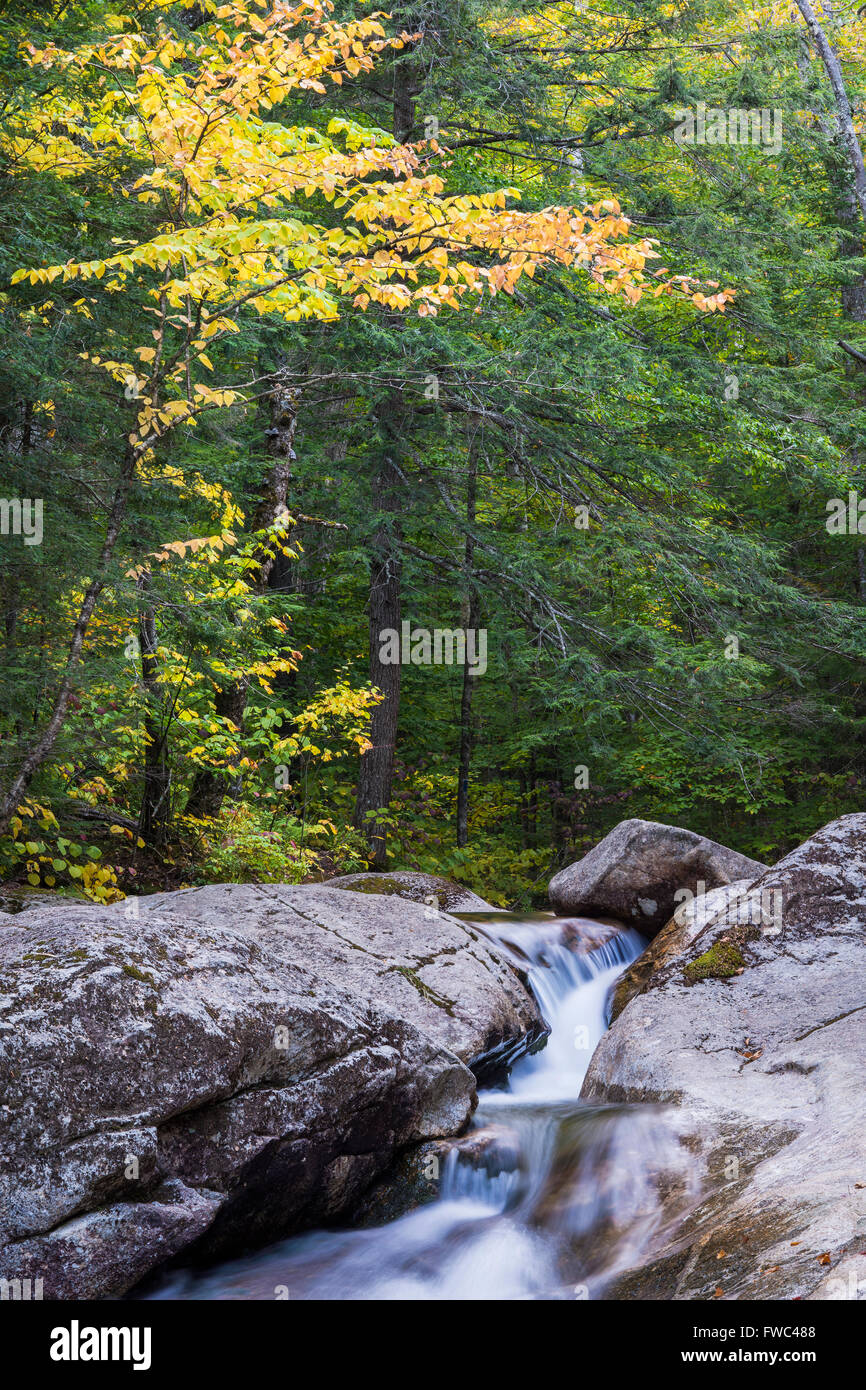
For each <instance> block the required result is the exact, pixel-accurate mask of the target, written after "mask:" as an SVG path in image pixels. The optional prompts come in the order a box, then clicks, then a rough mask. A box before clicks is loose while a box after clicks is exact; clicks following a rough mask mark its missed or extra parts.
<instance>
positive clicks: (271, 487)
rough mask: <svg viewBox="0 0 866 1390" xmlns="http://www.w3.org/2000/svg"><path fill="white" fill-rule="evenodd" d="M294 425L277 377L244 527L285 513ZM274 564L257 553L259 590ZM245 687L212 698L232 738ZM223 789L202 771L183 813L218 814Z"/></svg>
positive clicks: (258, 526) (292, 400)
mask: <svg viewBox="0 0 866 1390" xmlns="http://www.w3.org/2000/svg"><path fill="white" fill-rule="evenodd" d="M297 424H298V395H297V392H296V391H294V390H292V389H291V388H290V387H288V386H287V385H286V383H285V382H283V381H282V380H280V379H278V380H277V381H276V383H275V385H274V388H273V391H272V392H271V397H270V424H269V427H268V429H267V430H266V431H265V437H266V439H267V453H268V456H269V458H270V459H271V466H270V468H269V469H268V471H267V473H266V475H265V477H264V479H263V482H262V487H261V492H260V498H259V503H258V506H257V507H256V511H255V514H254V516H253V520H252V523H251V526H250V530H251V531H253V532H256V531H264V530H265V529H266V528H267V527H269V526H272V525H273V524H274V522H275V521H276V520H277V518H278V517H279V516H280V515H281V514H282V513H283V512H284V511H286V500H287V498H288V495H289V484H290V482H291V480H292V463H293V462H294V460H295V458H296V454H295V447H294V445H295V432H296V430H297ZM274 564H275V556H274V554H273V546H271V547H269V548H268V549H266V550H263V551H262V555H261V559H260V563H259V572H258V579H257V585H258V588H259V590H260V591H261V590H263V589H264V588H265V587H266V586H267V583H268V580H269V578H270V575H271V572H272V571H273V570H274ZM247 688H248V682H247V681H246V680H241V681H237V682H235V683H234V684H233V685H230V686H226V687H225V689H223V690H218V691H217V693H216V696H215V698H214V708H215V710H216V713H217V714H218V715H219V717H220V718H221V719H228V720H229V721H230V723H231V724H232V725H233V726H234V728H235V730H236V731H237V734H238V737H241V736H242V734H243V728H244V713H245V711H246V703H247ZM228 790H229V782H228V780H227V777H226V774H225V773H224V772H222V771H220V770H218V769H215V768H202V769H201V770H200V771H199V772H197V773H196V775H195V778H194V779H193V784H192V788H191V790H190V794H189V797H188V799H187V803H186V813H187V815H189V816H195V817H196V818H203V817H207V818H208V819H213V818H214V817H216V816H218V815H219V813H220V810H221V808H222V804H223V799H224V797H225V795H226V792H227V791H228ZM238 790H239V787H238Z"/></svg>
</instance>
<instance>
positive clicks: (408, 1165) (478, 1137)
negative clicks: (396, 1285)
mask: <svg viewBox="0 0 866 1390" xmlns="http://www.w3.org/2000/svg"><path fill="white" fill-rule="evenodd" d="M454 1163H457V1164H460V1163H467V1164H471V1165H472V1167H473V1169H479V1168H480V1169H484V1170H485V1171H486V1172H487V1173H490V1174H494V1175H495V1174H497V1173H503V1172H514V1171H516V1170H517V1169H518V1167H519V1165H520V1149H519V1144H518V1140H517V1136H516V1135H515V1133H514V1131H513V1130H510V1129H508V1128H507V1127H506V1126H505V1125H495V1124H491V1125H484V1126H482V1127H481V1128H479V1129H473V1130H472V1131H471V1132H470V1133H469V1134H464V1135H462V1136H461V1137H460V1138H457V1139H430V1140H428V1141H427V1143H426V1144H418V1145H417V1146H416V1147H415V1148H413V1149H409V1150H407V1151H406V1152H405V1153H403V1154H401V1155H400V1156H399V1158H398V1159H397V1161H396V1163H395V1164H394V1166H393V1167H392V1168H391V1169H390V1170H389V1171H388V1173H386V1174H385V1176H384V1177H383V1178H381V1179H380V1180H379V1181H378V1182H376V1183H374V1184H373V1186H372V1187H371V1188H370V1191H369V1192H368V1193H367V1194H366V1195H365V1196H364V1198H363V1199H362V1201H361V1202H360V1204H359V1205H358V1208H357V1209H356V1211H355V1213H354V1218H353V1220H354V1224H355V1225H357V1226H378V1225H381V1224H382V1223H383V1222H385V1221H394V1220H396V1219H397V1218H398V1217H400V1216H405V1215H406V1214H407V1213H408V1212H410V1211H414V1210H415V1209H416V1208H417V1207H420V1206H424V1205H425V1204H426V1203H428V1202H434V1201H435V1200H436V1199H437V1198H438V1197H440V1196H441V1195H443V1194H442V1186H443V1182H444V1183H447V1182H448V1180H449V1171H448V1166H449V1164H454ZM452 1190H453V1188H452Z"/></svg>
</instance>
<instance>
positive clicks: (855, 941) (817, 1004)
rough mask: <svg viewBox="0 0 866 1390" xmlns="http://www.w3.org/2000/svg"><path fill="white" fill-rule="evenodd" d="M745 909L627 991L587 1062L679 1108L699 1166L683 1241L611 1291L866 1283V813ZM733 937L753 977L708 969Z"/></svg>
mask: <svg viewBox="0 0 866 1390" xmlns="http://www.w3.org/2000/svg"><path fill="white" fill-rule="evenodd" d="M737 908H738V911H737V918H738V920H737V922H736V924H735V925H733V926H732V925H731V920H730V919H731V914H730V912H726V913H725V912H723V914H722V915H721V917H716V918H715V919H714V920H711V921H710V922H709V923H708V924H707V925H706V926H704V928H703V929H702V931H701V932H700V934H699V935H698V937H697V938H696V939H695V940H693V941H692V942H691V944H690V945H689V946H688V948H687V949H686V950H685V951H683V952H681V953H680V954H679V955H677V956H675V957H674V958H673V959H672V960H670V961H668V962H667V963H666V964H665V965H663V966H662V968H661V969H659V970H658V971H657V972H656V973H655V974H654V975H653V976H652V978H651V979H650V980H649V982H648V984H647V987H646V989H645V991H644V993H642V994H640V995H638V996H637V997H635V998H632V999H631V1001H630V1002H629V1003H628V1005H627V1007H626V1008H625V1009H624V1010H623V1012H622V1013H621V1014H620V1016H619V1018H618V1019H617V1020H616V1022H615V1023H614V1024H613V1026H612V1027H611V1028H610V1030H609V1031H608V1032H607V1033H606V1034H605V1036H604V1037H603V1038H602V1040H601V1042H600V1044H599V1046H598V1048H597V1049H596V1052H595V1054H594V1056H593V1059H592V1063H591V1065H590V1068H589V1071H588V1073H587V1077H586V1081H585V1083H584V1088H583V1092H582V1096H583V1098H584V1099H586V1100H589V1101H601V1102H607V1103H610V1102H613V1103H617V1102H649V1103H658V1102H661V1103H665V1102H669V1103H670V1102H672V1103H674V1104H676V1105H677V1106H678V1107H679V1110H680V1113H681V1118H682V1119H683V1120H685V1121H686V1122H687V1125H688V1133H687V1135H686V1142H687V1144H688V1146H689V1147H690V1148H691V1149H692V1150H693V1151H694V1152H695V1154H696V1155H698V1156H699V1158H700V1160H701V1163H702V1168H703V1196H702V1199H701V1200H700V1201H699V1202H698V1203H697V1205H696V1206H695V1208H694V1209H693V1210H692V1212H691V1214H690V1215H689V1216H688V1218H687V1219H686V1220H685V1221H684V1222H682V1223H681V1224H680V1226H679V1229H678V1231H677V1237H676V1241H672V1242H670V1243H669V1244H668V1245H666V1246H663V1247H662V1248H661V1249H658V1250H656V1251H654V1252H653V1256H652V1258H651V1259H650V1260H648V1261H647V1262H645V1263H644V1264H643V1265H642V1266H641V1268H640V1269H636V1270H633V1271H631V1272H630V1273H629V1274H628V1275H627V1276H624V1277H623V1278H622V1279H621V1280H619V1281H618V1283H616V1284H615V1285H614V1286H613V1288H612V1289H611V1290H610V1294H609V1296H612V1297H619V1298H623V1297H638V1298H679V1299H681V1298H692V1299H694V1298H696V1299H701V1298H713V1297H725V1298H741V1299H764V1298H770V1299H788V1298H826V1297H834V1296H840V1295H839V1292H838V1291H839V1290H840V1289H841V1288H842V1287H843V1285H845V1281H846V1280H847V1281H848V1284H847V1285H845V1286H846V1287H849V1288H853V1289H855V1290H856V1289H857V1285H858V1283H859V1281H860V1280H863V1281H864V1283H863V1291H864V1292H866V1256H864V1255H862V1253H861V1252H862V1251H863V1250H864V1249H866V1239H864V1237H866V1125H864V1123H863V1099H862V1098H863V1076H864V1072H866V815H860V814H858V815H850V816H844V817H842V818H841V819H840V820H838V821H834V822H832V823H831V824H830V825H828V826H825V827H824V829H823V830H822V831H820V832H819V833H818V834H817V835H814V836H813V837H812V838H811V839H810V840H807V841H806V843H805V844H803V845H801V846H800V847H799V848H798V849H796V850H794V851H793V853H791V854H789V855H788V856H787V857H786V858H785V859H783V860H782V861H781V862H780V863H779V864H777V865H776V866H775V867H774V868H773V869H769V870H767V871H766V873H764V874H763V875H762V876H761V877H760V878H759V879H758V880H757V882H756V883H754V884H753V885H752V888H751V890H750V892H749V893H748V894H747V895H746V896H745V898H739V899H738V901H737ZM743 909H745V910H743ZM722 946H724V947H725V948H726V949H730V948H732V947H733V948H734V949H735V950H736V951H737V952H738V954H739V955H740V956H741V958H742V960H743V965H742V967H738V972H739V973H734V974H731V975H729V976H727V977H724V978H717V977H715V976H714V975H713V973H712V971H710V973H704V976H703V978H701V974H702V972H701V971H697V972H696V971H695V970H694V969H692V968H691V967H693V966H694V964H695V962H696V961H703V962H705V963H706V962H707V960H709V961H710V962H712V961H713V958H714V952H716V950H717V948H720V947H722ZM690 978H697V981H698V982H697V983H694V984H689V983H688V980H689V979H690ZM721 1252H724V1253H723V1254H722V1253H721ZM852 1270H853V1271H854V1272H855V1273H857V1271H859V1274H858V1277H857V1279H856V1280H854V1281H853V1283H852V1282H851V1279H850V1274H851V1271H852ZM717 1289H718V1290H720V1291H721V1292H720V1293H719V1294H717V1293H716V1290H717ZM828 1290H829V1292H828ZM834 1290H835V1291H836V1292H833V1291H834ZM861 1296H862V1294H861Z"/></svg>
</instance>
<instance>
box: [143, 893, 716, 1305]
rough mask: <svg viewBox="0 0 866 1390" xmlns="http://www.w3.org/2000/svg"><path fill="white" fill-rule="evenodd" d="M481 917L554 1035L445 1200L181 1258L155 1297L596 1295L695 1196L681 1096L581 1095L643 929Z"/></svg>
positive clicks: (449, 1174)
mask: <svg viewBox="0 0 866 1390" xmlns="http://www.w3.org/2000/svg"><path fill="white" fill-rule="evenodd" d="M471 921H472V923H473V925H474V926H476V927H478V928H480V929H481V930H483V931H484V932H485V933H486V934H487V935H489V936H491V937H492V938H493V939H494V940H496V941H497V942H498V943H499V945H500V946H501V947H502V948H503V949H504V950H505V951H506V952H507V953H508V954H509V955H510V956H511V958H512V959H513V960H514V962H515V963H516V964H519V966H520V967H521V968H522V969H523V970H525V971H526V973H527V975H528V978H529V983H530V985H531V987H532V990H533V992H534V994H535V996H536V998H537V999H538V1002H539V1005H540V1008H541V1012H542V1013H543V1015H544V1017H545V1020H546V1021H547V1023H548V1024H549V1026H550V1036H549V1037H548V1039H547V1042H546V1045H545V1046H544V1047H542V1048H541V1049H540V1050H538V1051H536V1052H535V1053H534V1054H533V1055H527V1056H524V1057H522V1058H521V1059H520V1060H519V1061H517V1062H516V1063H515V1065H514V1066H513V1067H512V1070H511V1073H510V1076H509V1078H508V1082H507V1085H506V1086H505V1087H504V1089H502V1090H488V1091H482V1092H481V1094H480V1096H479V1105H478V1109H477V1111H476V1113H475V1117H474V1121H473V1129H472V1132H471V1133H470V1136H469V1142H468V1143H462V1144H461V1143H458V1144H457V1145H456V1146H455V1147H454V1148H452V1149H451V1150H450V1152H449V1153H448V1155H447V1157H446V1158H445V1161H444V1162H443V1163H442V1166H441V1173H439V1175H438V1178H439V1180H438V1191H439V1196H438V1198H437V1200H436V1201H434V1202H432V1203H429V1204H427V1205H425V1206H422V1207H420V1208H418V1209H416V1210H415V1211H413V1212H411V1213H410V1214H409V1215H408V1216H403V1217H400V1218H399V1219H397V1220H395V1221H392V1222H390V1223H388V1224H387V1225H383V1226H377V1227H374V1228H369V1229H361V1230H359V1229H352V1230H342V1231H313V1232H310V1233H308V1234H306V1235H301V1236H294V1237H291V1238H289V1239H287V1240H283V1241H281V1242H280V1243H279V1244H276V1245H273V1246H270V1247H268V1248H266V1249H264V1250H261V1251H259V1252H257V1253H256V1254H254V1255H251V1256H248V1257H246V1258H243V1259H238V1260H233V1261H231V1262H229V1263H226V1264H222V1265H219V1266H217V1267H215V1268H212V1269H209V1270H205V1271H180V1272H173V1273H171V1274H170V1275H168V1276H167V1277H166V1278H164V1279H163V1280H162V1282H161V1283H160V1284H159V1285H158V1287H156V1288H155V1289H153V1290H151V1291H150V1292H149V1293H148V1294H147V1295H145V1296H146V1297H149V1298H195V1299H273V1298H291V1299H497V1300H498V1299H525V1298H529V1299H563V1298H572V1299H573V1298H594V1297H598V1296H599V1294H600V1293H601V1292H602V1291H603V1289H604V1287H605V1285H606V1284H608V1283H609V1281H610V1280H611V1279H612V1278H613V1277H614V1276H615V1275H616V1274H617V1273H618V1272H620V1271H622V1270H624V1269H626V1268H628V1267H629V1266H630V1265H632V1264H634V1263H635V1262H636V1261H638V1260H639V1259H640V1258H641V1257H642V1256H643V1257H645V1256H646V1253H647V1252H648V1251H649V1250H650V1249H651V1247H652V1244H653V1242H654V1241H657V1240H658V1239H660V1237H661V1236H662V1234H663V1232H664V1231H665V1230H666V1229H667V1227H668V1226H669V1225H670V1223H671V1222H672V1221H674V1220H676V1219H677V1217H678V1216H679V1215H681V1214H682V1213H683V1212H684V1211H685V1210H687V1209H688V1207H689V1206H691V1205H692V1204H693V1203H694V1201H695V1199H696V1197H697V1194H698V1183H697V1175H696V1172H695V1169H694V1166H693V1163H692V1160H691V1159H690V1157H689V1155H688V1152H687V1150H686V1149H685V1148H684V1147H683V1145H682V1144H681V1142H680V1135H679V1127H678V1121H677V1115H676V1112H675V1111H670V1110H662V1109H659V1108H656V1107H652V1106H646V1105H636V1106H625V1105H623V1106H612V1105H605V1106H594V1105H587V1104H582V1103H581V1102H580V1101H579V1099H578V1097H579V1095H580V1088H581V1085H582V1082H583V1078H584V1076H585V1074H586V1071H587V1068H588V1066H589V1062H590V1058H591V1057H592V1053H593V1051H594V1049H595V1047H596V1044H597V1043H598V1041H599V1039H600V1038H601V1036H602V1033H603V1032H604V1030H605V1027H606V1014H605V1010H606V1004H607V1000H608V998H609V994H610V989H611V986H612V984H613V983H614V981H615V980H616V978H617V976H618V975H619V974H620V973H621V972H622V971H623V970H624V969H625V967H626V965H627V964H628V963H629V962H630V961H632V960H634V959H635V957H636V956H638V955H639V954H640V952H641V951H642V950H643V949H644V946H645V945H646V942H645V941H644V940H643V938H642V937H640V936H639V935H638V933H637V932H635V931H631V930H627V929H623V928H617V927H615V926H611V925H602V924H600V923H598V922H592V921H589V920H587V919H580V918H568V919H563V918H555V917H553V916H552V915H551V914H547V913H535V914H531V915H530V916H525V915H524V916H518V915H516V914H512V913H496V914H495V915H492V914H491V915H490V916H486V915H482V914H472V915H471ZM431 1162H433V1163H434V1164H435V1162H436V1160H435V1159H431Z"/></svg>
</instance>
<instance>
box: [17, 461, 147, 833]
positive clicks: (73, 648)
mask: <svg viewBox="0 0 866 1390" xmlns="http://www.w3.org/2000/svg"><path fill="white" fill-rule="evenodd" d="M136 461H137V455H136V452H135V450H134V449H133V448H132V446H131V445H127V447H126V452H125V453H124V456H123V464H122V465H121V469H120V476H119V478H118V480H117V485H116V487H115V490H114V497H113V499H112V503H111V510H110V512H109V514H108V524H107V526H106V529H105V537H104V539H103V542H102V549H101V550H100V552H99V559H98V560H97V562H96V568H95V571H94V576H93V578H92V579H91V581H90V583H89V584H88V586H87V589H86V591H85V594H84V598H83V599H82V602H81V607H80V608H79V610H78V617H77V618H76V620H75V627H74V628H73V631H72V641H71V642H70V644H69V652H68V655H67V657H66V666H65V668H64V671H63V676H62V679H61V681H60V685H59V687H58V690H57V694H56V695H55V697H54V705H53V707H52V710H51V714H50V716H49V718H48V722H47V724H46V725H45V728H44V729H43V731H42V734H41V735H40V737H39V738H38V739H37V741H36V743H35V744H34V745H33V746H32V748H30V750H29V752H28V753H27V754H26V755H25V757H24V758H23V760H22V762H21V766H20V767H19V769H18V772H17V773H16V775H15V777H13V779H12V782H11V784H10V786H9V788H8V790H7V791H6V792H5V794H4V795H3V798H2V801H0V835H3V834H5V832H6V830H7V829H8V826H9V822H10V820H11V819H12V817H13V815H14V814H15V811H16V810H17V808H18V804H19V802H20V801H21V798H22V797H23V795H24V793H25V792H26V790H27V788H28V787H29V785H30V783H31V781H32V780H33V777H34V775H35V774H36V772H38V770H39V768H40V767H41V766H42V764H43V763H44V761H45V759H46V758H47V757H48V754H49V753H50V752H51V749H52V748H53V747H54V744H55V742H56V741H57V735H58V734H59V733H60V730H61V729H62V727H63V721H64V719H65V718H66V710H67V707H68V705H69V697H70V695H71V694H72V684H73V681H74V679H75V672H76V671H77V669H78V665H79V662H80V661H81V653H82V650H83V647H84V639H85V636H86V635H87V628H88V625H89V623H90V619H91V618H92V616H93V611H94V609H95V607H96V604H97V602H98V599H99V595H100V594H101V593H102V590H103V588H104V586H105V580H106V577H107V572H108V567H109V565H110V564H111V559H112V556H113V555H114V549H115V546H116V545H117V540H118V537H119V535H120V528H121V526H122V524H123V517H124V514H125V512H126V502H127V497H128V495H129V488H130V484H131V482H132V478H133V475H134V473H135V465H136Z"/></svg>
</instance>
